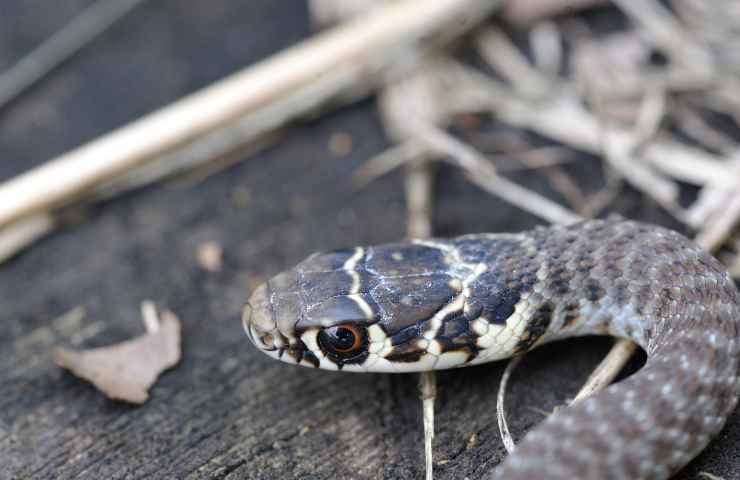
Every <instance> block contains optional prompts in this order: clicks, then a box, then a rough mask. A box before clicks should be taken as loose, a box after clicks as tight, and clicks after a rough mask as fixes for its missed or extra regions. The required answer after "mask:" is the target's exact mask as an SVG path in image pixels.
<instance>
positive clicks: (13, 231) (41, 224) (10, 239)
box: [0, 213, 56, 263]
mask: <svg viewBox="0 0 740 480" xmlns="http://www.w3.org/2000/svg"><path fill="white" fill-rule="evenodd" d="M55 223H56V222H55V221H54V218H53V217H52V216H51V215H49V214H43V213H42V214H38V215H33V216H30V217H27V218H24V219H22V220H18V221H16V222H13V223H11V224H10V225H8V226H7V227H5V228H0V263H3V262H5V261H6V260H9V259H10V258H12V257H14V256H15V255H17V254H18V253H20V252H21V251H22V250H23V249H25V248H26V247H28V246H29V245H31V244H33V243H34V242H36V241H37V240H38V239H40V238H42V237H44V236H45V235H47V234H48V233H49V232H51V231H52V230H53V229H54V225H55Z"/></svg>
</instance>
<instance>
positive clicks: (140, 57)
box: [0, 0, 740, 479]
mask: <svg viewBox="0 0 740 480" xmlns="http://www.w3.org/2000/svg"><path fill="white" fill-rule="evenodd" d="M42 3H43V5H42ZM89 3H90V2H89V1H77V2H59V3H58V4H57V2H51V3H50V2H41V3H39V2H22V1H18V0H14V1H7V2H3V5H2V7H0V69H2V68H6V67H7V66H9V65H10V63H11V62H12V61H13V60H15V59H16V58H18V56H19V55H21V54H22V53H23V52H25V51H28V50H29V49H30V48H31V47H32V46H33V45H35V44H36V43H37V42H38V41H40V40H41V39H42V38H45V37H46V36H48V35H49V34H50V33H51V32H52V31H54V30H55V29H57V28H58V27H59V26H60V25H62V24H63V23H64V22H66V21H67V20H68V19H69V18H70V17H71V16H72V15H73V14H74V13H75V12H76V11H79V9H81V8H82V7H83V6H84V5H86V4H89ZM307 25H308V20H307V14H306V11H305V6H304V4H303V2H274V1H271V0H252V1H250V2H239V1H236V0H219V1H214V2H197V1H194V0H187V1H183V0H181V1H179V2H176V1H174V0H163V1H161V2H150V3H147V4H145V5H144V7H143V8H140V9H139V10H137V11H136V12H134V13H133V14H132V15H131V16H130V17H128V18H127V19H126V20H125V21H123V22H122V23H121V24H119V25H118V26H116V27H115V28H114V29H113V30H111V31H110V32H109V33H108V34H106V35H105V36H104V37H103V38H101V39H100V40H99V41H97V42H96V43H95V44H93V45H92V46H91V47H90V48H89V49H87V50H85V51H84V52H83V53H82V54H80V55H79V56H78V57H77V58H76V59H75V60H74V61H72V62H70V63H69V64H67V65H66V66H64V67H63V68H62V69H61V70H60V71H59V72H57V73H56V74H55V75H53V76H52V77H51V78H49V79H48V80H47V81H46V82H44V83H43V84H42V85H40V86H39V87H37V88H35V89H34V90H33V91H32V92H31V93H30V94H29V95H26V96H25V97H23V98H22V99H20V100H19V101H17V102H15V103H14V104H12V105H11V106H10V107H9V108H7V109H5V110H4V111H1V112H0V158H1V159H2V160H1V161H0V179H6V178H8V177H10V176H11V175H13V174H16V173H18V172H21V171H23V170H25V169H27V168H28V167H30V166H32V165H35V164H38V163H39V162H41V161H43V160H44V159H46V158H48V157H51V156H53V155H55V154H58V153H60V152H62V151H64V150H66V149H68V148H70V147H73V146H75V145H77V144H79V143H81V142H83V141H85V140H87V139H89V138H91V137H93V136H95V135H98V134H101V133H103V132H105V131H107V130H109V129H110V128H112V127H115V126H117V125H120V124H122V123H124V122H125V121H128V120H130V119H132V118H135V117H137V116H139V115H140V114H142V113H145V112H147V111H150V110H152V109H154V108H156V107H157V106H160V105H162V104H165V103H166V102H169V101H172V100H174V99H175V98H177V97H179V96H180V95H182V94H184V93H186V92H189V91H191V90H193V89H195V88H198V87H200V86H203V85H205V84H207V83H208V82H210V81H213V80H215V79H217V78H220V77H221V76H223V75H225V74H227V73H228V72H230V71H232V70H235V69H236V68H238V67H240V66H242V65H244V64H245V63H249V62H253V61H255V60H257V59H259V58H261V57H264V56H265V55H268V54H270V53H272V52H274V51H277V50H279V49H280V48H282V47H284V46H286V45H289V44H291V43H294V42H296V41H298V40H300V39H301V38H303V37H304V36H305V35H307V34H308V27H307ZM336 132H345V133H348V134H350V135H351V136H352V138H353V150H352V153H351V154H350V155H348V156H346V157H335V156H333V155H332V154H331V153H330V151H329V149H328V143H329V138H330V136H331V135H332V133H336ZM385 146H386V140H385V139H384V137H383V134H382V132H381V129H380V127H379V124H378V122H377V120H376V118H375V114H374V110H373V105H372V104H371V103H370V102H367V103H364V104H362V105H359V106H356V107H353V108H349V109H345V110H343V111H341V112H339V113H336V114H333V115H330V116H328V117H326V118H324V119H321V120H320V121H314V122H310V123H308V124H304V125H301V126H299V127H296V128H295V129H294V130H292V132H291V133H290V134H289V135H287V136H286V137H285V139H284V141H283V142H282V143H281V144H280V145H279V146H277V147H275V148H272V149H270V150H268V151H266V152H264V153H261V154H259V155H258V156H257V157H255V158H254V159H251V160H249V161H247V162H246V163H244V164H242V165H240V166H238V167H236V168H233V169H231V170H229V171H228V172H226V173H223V174H220V175H217V176H215V177H212V178H210V179H208V180H207V181H205V182H203V183H200V184H197V185H191V186H182V185H180V186H177V185H175V186H169V187H166V188H161V187H159V188H152V189H147V190H145V191H141V192H138V193H136V194H133V195H129V196H127V197H126V198H124V199H121V200H116V201H114V202H110V203H109V204H106V205H104V206H101V207H100V208H96V209H95V210H94V211H88V212H87V218H86V219H85V220H84V221H83V222H81V223H79V224H75V225H72V226H70V227H69V228H66V229H65V230H63V231H62V232H60V233H58V234H55V235H53V236H52V237H51V238H49V239H47V240H45V241H43V242H42V243H40V244H39V245H38V246H36V247H35V248H33V249H32V250H31V251H29V252H27V253H26V254H24V255H22V256H21V257H19V258H17V259H16V260H14V261H12V262H11V263H9V264H6V265H3V266H1V267H0V299H2V301H1V303H0V388H1V390H0V391H1V392H2V396H0V459H2V461H0V479H6V478H8V479H15V478H18V479H22V478H39V479H52V478H54V479H56V478H91V479H92V478H106V479H107V478H111V479H134V478H153V479H165V478H167V479H169V478H193V479H195V478H214V479H215V478H228V479H277V478H280V479H283V478H312V479H337V478H357V479H379V478H385V479H394V478H421V477H422V474H423V457H422V454H423V452H422V442H421V436H422V424H421V416H420V402H419V401H418V400H417V396H418V394H417V391H416V377H415V376H413V375H402V376H391V375H357V374H336V373H331V372H320V371H312V370H308V369H299V368H296V367H291V366H289V365H284V364H281V363H278V362H275V361H273V360H271V359H269V358H268V357H267V356H264V355H262V354H260V353H258V352H256V351H255V350H254V349H253V348H252V347H251V345H250V344H249V343H248V341H247V339H246V337H245V336H244V335H243V333H242V331H241V327H240V324H239V314H240V310H241V307H242V304H243V302H244V300H245V298H246V295H247V293H248V291H249V289H250V288H252V287H253V286H254V285H255V284H257V283H258V282H260V281H261V280H263V279H264V278H265V277H267V276H269V275H272V274H274V273H275V272H277V271H279V270H281V269H283V268H285V267H286V266H289V265H291V264H292V263H294V262H296V261H298V260H300V259H301V258H302V257H304V256H305V255H307V254H308V253H310V252H312V251H315V250H321V249H330V248H336V247H339V246H343V245H352V244H356V243H375V242H383V241H390V240H394V239H397V238H400V237H402V235H403V232H404V224H403V222H404V218H405V217H404V208H403V188H402V183H401V179H400V177H399V176H398V175H393V176H390V177H389V178H387V179H384V180H382V181H379V182H377V183H375V184H373V185H371V186H370V187H368V188H366V189H364V190H362V191H355V190H354V189H353V188H352V186H351V184H350V181H349V180H350V176H351V173H352V171H353V169H354V168H356V167H357V166H358V165H360V164H361V163H362V161H363V160H364V159H366V158H367V157H368V156H370V155H372V154H374V153H377V152H378V151H380V150H381V149H383V148H384V147H385ZM588 165H589V164H581V165H580V166H579V167H577V168H575V169H573V173H574V174H575V175H576V176H577V177H578V178H580V179H581V180H582V183H583V184H584V185H588V184H589V183H590V182H591V181H592V180H591V179H592V178H593V177H594V175H593V172H592V169H593V168H594V167H593V165H591V166H588ZM516 180H518V181H523V182H525V183H526V184H527V185H528V186H530V187H532V188H536V189H538V190H539V191H542V192H543V193H546V194H552V192H550V191H549V190H548V189H547V187H546V186H545V185H544V183H542V182H541V181H539V180H537V179H536V178H535V177H534V176H530V177H529V178H527V177H525V176H522V177H518V178H516ZM438 186H439V190H438V192H439V193H438V195H439V198H438V205H437V207H438V211H437V215H436V224H437V226H438V234H440V235H446V234H457V233H462V232H473V231H484V230H487V231H502V230H517V229H520V228H523V227H528V226H531V225H533V224H535V223H536V219H534V218H531V217H529V216H527V215H525V214H522V213H521V212H518V211H514V210H512V209H510V208H508V207H507V206H506V205H504V204H502V203H500V202H498V201H497V200H495V199H492V198H490V197H487V196H485V195H484V194H482V193H480V192H479V191H477V190H476V189H475V188H474V187H472V186H470V185H469V184H467V183H465V182H464V180H463V179H462V178H460V177H459V176H458V175H457V174H455V173H454V172H451V171H446V172H445V174H444V175H442V180H441V181H440V182H439V185H438ZM472 205H477V206H478V207H477V208H472V207H471V206H472ZM481 206H485V207H484V208H482V207H481ZM621 206H622V210H621V211H622V213H624V214H627V215H629V216H633V217H636V218H642V219H646V220H653V221H665V218H663V217H660V216H659V215H658V214H657V213H656V211H657V209H656V208H655V207H653V206H650V205H645V204H640V203H639V199H638V197H637V196H634V195H627V196H625V198H624V199H623V200H622V202H621ZM208 240H215V241H217V242H219V243H221V244H222V245H223V246H224V249H225V258H224V268H223V270H222V271H221V272H219V273H208V272H206V271H204V270H202V269H201V268H200V267H198V266H197V262H196V248H197V246H198V245H199V244H200V243H202V242H204V241H208ZM144 299H154V300H155V301H157V302H158V303H160V304H163V305H166V306H168V307H169V308H171V309H173V310H174V311H175V312H177V313H178V315H179V316H180V317H181V319H182V321H183V324H184V332H183V338H184V344H183V348H184V357H183V361H182V363H181V364H180V366H178V367H177V368H176V369H174V370H172V371H170V372H169V373H166V374H165V375H164V376H163V377H162V378H161V380H160V381H159V382H158V383H157V384H156V385H155V387H154V388H153V389H152V391H151V399H150V401H149V402H148V403H147V404H145V405H144V406H142V407H129V406H126V405H122V404H119V403H115V402H112V401H109V400H106V399H104V398H103V397H102V395H100V394H99V393H98V392H96V391H95V390H94V389H93V388H92V387H90V386H89V385H87V384H85V383H83V382H81V381H79V380H78V379H76V378H75V377H73V376H72V375H71V374H69V373H65V372H63V371H61V370H60V369H59V368H58V367H56V366H54V365H53V364H52V362H51V358H50V348H51V347H52V346H55V345H67V346H70V345H71V346H84V347H92V346H101V345H106V344H109V343H112V342H116V341H120V340H123V339H126V338H129V337H132V336H135V335H138V334H140V333H141V332H142V331H143V326H142V325H141V321H140V319H139V313H138V306H139V303H140V302H141V301H142V300H144ZM77 306H83V307H84V308H85V310H86V316H85V317H84V318H83V319H82V320H80V321H70V320H59V319H58V318H59V316H60V315H62V314H63V313H64V312H66V311H69V310H70V309H72V308H74V307H77ZM608 345H609V342H608V341H605V340H600V339H596V340H595V339H587V340H579V341H574V342H567V343H563V344H559V345H553V346H549V347H546V348H543V349H541V350H539V351H537V352H535V353H534V354H532V355H531V356H530V357H528V358H527V359H526V360H525V362H524V363H523V364H522V365H521V366H520V368H518V370H517V373H516V374H515V376H514V378H513V379H512V382H513V383H512V385H511V387H510V394H509V396H508V405H509V409H508V410H509V412H508V413H509V419H510V422H511V427H512V432H513V434H514V436H515V438H520V437H521V435H522V434H523V432H524V431H525V430H526V429H528V428H530V427H531V426H533V425H534V424H536V423H537V422H538V421H540V420H541V418H542V415H543V414H542V413H541V412H539V411H536V409H542V410H551V409H552V408H554V407H555V406H557V405H559V404H562V403H563V402H565V401H566V399H567V398H569V397H571V396H573V395H574V394H575V392H576V391H577V389H578V387H579V386H580V384H581V383H582V382H583V380H584V379H585V378H586V376H587V375H588V372H589V371H590V369H591V368H593V366H595V365H596V363H597V362H598V360H599V358H600V357H601V356H602V355H603V354H604V353H605V352H606V350H607V349H608ZM502 369H503V365H500V364H493V365H484V366H480V367H475V368H469V369H464V370H459V371H455V372H446V373H443V374H442V375H441V376H440V385H439V390H440V395H441V396H440V400H439V402H438V408H437V411H438V417H437V425H438V427H437V438H436V441H435V454H436V460H437V462H440V463H441V464H440V465H438V466H437V467H436V468H437V475H436V478H439V479H460V478H464V477H468V478H471V479H474V478H484V477H485V472H487V471H488V470H490V469H491V468H492V467H493V466H494V465H495V464H496V463H497V462H498V461H499V460H500V458H502V456H503V454H504V451H503V446H502V443H501V440H500V439H499V437H498V433H497V427H496V421H495V411H494V405H495V403H494V402H495V391H496V388H497V383H498V380H499V378H500V375H501V372H502ZM739 444H740V414H738V413H737V412H736V413H735V414H734V415H733V416H732V417H731V419H730V422H729V424H728V426H727V428H726V429H725V430H724V432H723V433H722V434H721V435H720V437H719V438H718V439H717V440H716V441H714V442H713V443H712V445H711V446H710V447H709V448H708V449H707V451H706V452H705V453H703V454H702V455H701V456H700V457H699V458H698V459H697V460H696V461H694V462H693V463H692V464H691V466H690V467H689V468H687V469H686V471H685V472H684V473H683V474H682V475H680V476H679V478H682V479H693V478H697V474H698V472H700V471H707V472H710V473H713V474H715V475H720V476H724V477H725V478H726V479H732V478H740V453H739V451H738V448H737V445H739Z"/></svg>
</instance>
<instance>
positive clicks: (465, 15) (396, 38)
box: [0, 0, 498, 226]
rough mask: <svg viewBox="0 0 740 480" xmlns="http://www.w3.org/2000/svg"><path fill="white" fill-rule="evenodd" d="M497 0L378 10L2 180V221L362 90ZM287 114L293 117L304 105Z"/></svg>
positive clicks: (415, 3)
mask: <svg viewBox="0 0 740 480" xmlns="http://www.w3.org/2000/svg"><path fill="white" fill-rule="evenodd" d="M497 6H498V2H494V1H491V2H480V1H479V0H439V1H436V2H426V1H423V0H406V1H401V2H394V3H393V4H392V5H389V6H387V7H383V8H378V9H374V10H373V11H371V12H370V13H368V14H367V15H362V16H360V17H358V18H357V19H356V20H353V21H350V22H347V23H345V24H342V25H339V26H338V27H335V28H333V29H331V30H328V31H327V32H325V33H321V34H319V35H317V36H315V37H313V38H311V39H309V40H306V41H305V42H303V43H302V44H299V45H297V46H294V47H291V48H289V49H287V50H285V51H283V52H281V53H279V54H277V55H275V56H273V57H271V58H268V59H267V60H264V61H262V62H260V63H258V64H256V65H254V66H252V67H249V68H247V69H245V70H242V71H241V72H238V73H236V74H234V75H232V76H230V77H228V78H226V79H224V80H221V81H219V82H216V83H215V84H213V85H211V86H210V87H207V88H205V89H203V90H201V91H199V92H197V93H194V94H192V95H190V96H188V97H185V98H184V99H182V100H179V101H177V102H175V103H173V104H171V105H169V106H167V107H164V108H163V109H161V110H159V111H157V112H154V113H152V114H150V115H148V116H146V117H144V118H142V119H140V120H138V121H135V122H133V123H131V124H129V125H127V126H125V127H122V128H120V129H119V130H117V131H114V132H112V133H109V134H107V135H104V136H102V137H100V138H99V139H97V140H94V141H92V142H90V143H88V144H87V145H84V146H82V147H79V148H77V149H75V150H72V151H70V152H67V153H66V154H64V155H62V156H60V157H58V158H56V159H55V160H52V161H50V162H47V163H46V164H44V165H42V166H41V167H38V168H36V169H34V170H32V171H30V172H28V173H26V174H23V175H20V176H19V177H16V178H15V179H12V180H10V181H8V182H6V183H5V184H3V185H0V226H5V225H7V224H8V223H10V222H12V221H14V220H17V219H18V218H20V217H22V216H24V215H28V214H30V213H33V212H38V211H44V210H47V209H49V208H52V207H55V206H59V205H62V204H66V203H69V202H71V201H72V200H73V199H74V198H76V197H77V196H78V195H79V194H80V193H82V192H84V191H86V190H89V189H91V188H93V187H95V186H96V185H98V184H99V183H100V182H103V181H107V180H110V179H111V178H114V177H118V176H120V175H122V174H123V173H125V172H127V171H129V170H130V169H131V168H133V167H136V166H138V165H142V164H144V163H147V162H149V161H151V160H152V159H153V158H156V157H157V156H158V155H161V154H162V153H164V152H167V151H171V150H172V149H174V148H176V147H178V146H180V145H182V144H184V143H187V142H189V141H192V140H193V139H195V138H198V137H200V136H202V135H204V134H206V133H208V132H211V131H213V130H214V129H217V128H219V127H221V126H223V125H224V124H226V123H229V122H231V121H233V120H234V119H236V118H239V117H241V116H243V115H246V114H247V113H249V112H254V111H258V110H260V109H263V108H266V107H267V106H269V105H272V104H274V103H276V102H278V101H280V100H284V99H286V98H288V97H290V96H294V95H295V94H296V92H299V91H301V90H302V91H304V92H305V91H306V90H311V89H313V90H316V85H317V84H321V85H323V86H324V88H322V89H320V90H321V91H322V92H323V96H322V97H320V98H314V101H313V102H311V104H310V107H311V110H313V109H314V108H315V106H316V105H317V104H321V103H322V101H323V102H325V101H327V100H328V99H331V98H337V96H338V95H339V94H340V93H344V94H347V93H348V92H354V93H355V94H356V93H357V89H358V85H359V86H360V87H362V88H361V90H362V91H364V92H366V91H367V89H368V88H370V87H371V86H372V85H374V84H376V83H377V82H378V81H379V80H380V79H381V78H382V74H383V73H384V72H387V71H388V69H389V68H391V67H399V66H401V65H406V64H408V62H409V55H411V58H412V59H413V58H417V57H418V55H419V48H420V45H421V46H426V47H428V48H433V47H435V46H437V45H438V42H419V40H420V39H422V38H424V39H427V38H430V36H435V35H436V38H437V39H440V41H441V40H442V39H443V40H449V39H451V38H452V37H454V36H455V35H456V34H459V33H462V32H464V31H466V30H467V29H469V28H470V27H471V26H473V25H474V24H475V23H477V22H479V21H481V20H482V19H483V18H485V17H486V15H487V14H488V13H490V12H491V11H492V10H493V9H495V8H496V7H497ZM399 62H401V63H399ZM327 84H331V88H326V85H327ZM311 110H308V111H311ZM290 113H291V115H290V118H296V117H298V116H301V115H304V114H305V113H307V111H306V110H305V109H302V108H294V109H292V110H291V111H290Z"/></svg>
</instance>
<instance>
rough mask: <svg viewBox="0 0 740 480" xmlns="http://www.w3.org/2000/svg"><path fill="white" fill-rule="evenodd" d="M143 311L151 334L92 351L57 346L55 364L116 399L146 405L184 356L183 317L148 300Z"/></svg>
mask: <svg viewBox="0 0 740 480" xmlns="http://www.w3.org/2000/svg"><path fill="white" fill-rule="evenodd" d="M142 314H143V317H144V325H145V326H146V329H147V333H146V334H145V335H142V336H140V337H137V338H134V339H132V340H127V341H125V342H121V343H118V344H116V345H110V346H108V347H100V348H92V349H89V350H77V351H76V350H68V349H66V348H55V349H54V351H53V352H52V355H53V358H54V363H56V364H57V365H59V366H60V367H62V368H65V369H67V370H69V371H71V372H72V373H74V374H75V375H76V376H78V377H80V378H82V379H85V380H87V381H89V382H91V383H92V384H93V385H95V387H96V388H97V389H98V390H100V391H101V392H103V393H104V394H105V395H106V396H107V397H108V398H110V399H112V400H121V401H124V402H129V403H134V404H142V403H144V402H146V400H147V399H148V398H149V393H148V390H149V388H150V387H151V386H152V385H153V384H154V382H155V381H156V380H157V378H158V377H159V375H160V374H161V373H162V372H164V371H165V370H167V369H169V368H172V367H174V366H175V365H176V364H177V363H178V362H179V361H180V357H181V350H180V331H181V326H180V320H179V319H178V318H177V317H176V316H175V314H174V313H172V312H170V311H169V310H165V311H163V312H162V313H161V315H158V314H157V311H156V308H155V307H154V304H153V303H151V302H144V303H143V304H142Z"/></svg>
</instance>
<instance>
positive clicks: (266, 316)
mask: <svg viewBox="0 0 740 480" xmlns="http://www.w3.org/2000/svg"><path fill="white" fill-rule="evenodd" d="M243 323H244V328H245V330H246V332H247V335H248V336H249V338H250V339H251V340H252V342H253V343H254V344H255V345H256V346H258V347H259V348H260V349H261V350H262V351H264V352H265V353H267V354H269V355H271V356H273V357H275V358H280V359H282V360H284V361H288V362H292V363H296V364H300V365H306V366H312V367H318V368H325V369H333V370H337V369H339V370H349V371H360V372H407V371H423V370H430V369H444V368H455V367H462V366H466V365H473V364H477V363H482V362H489V361H493V360H498V359H502V358H506V357H510V356H512V355H516V354H519V353H523V352H526V351H528V350H530V349H532V348H535V347H537V346H538V345H541V344H543V343H545V342H550V341H553V340H557V339H562V338H566V337H573V336H581V335H591V334H606V335H612V336H616V337H623V338H630V339H632V340H634V341H635V342H636V343H637V344H639V345H640V346H641V347H642V348H643V349H644V350H645V351H646V352H647V356H648V359H647V362H646V364H645V366H644V367H643V368H642V369H641V370H640V371H639V372H637V373H636V374H634V375H632V376H630V377H628V378H627V379H625V380H623V381H621V382H619V383H616V384H614V385H611V386H609V387H608V388H606V389H604V390H602V391H601V392H599V393H597V394H595V395H593V396H591V397H589V398H587V399H585V400H583V401H581V402H579V403H576V404H575V405H572V406H570V407H568V408H564V409H562V410H560V411H558V412H557V413H555V414H553V415H550V416H549V417H548V418H547V419H546V420H545V421H543V422H542V423H541V424H540V425H539V426H537V427H536V428H534V429H533V430H532V431H531V432H529V433H528V434H527V435H526V437H525V438H524V439H523V440H522V442H521V443H520V444H519V445H518V446H517V448H516V450H515V451H514V452H513V453H512V454H511V455H510V456H509V457H508V458H507V459H506V460H504V461H503V462H502V464H501V465H499V466H498V467H497V468H496V469H495V470H494V471H493V472H492V473H491V478H494V479H507V480H514V479H517V480H518V479H522V480H524V479H536V478H548V479H665V478H668V477H669V476H670V475H672V474H673V473H675V472H676V471H678V470H679V469H680V468H681V467H682V466H684V465H685V464H687V463H688V462H689V461H690V460H691V459H692V458H693V457H694V456H696V455H697V454H698V453H699V452H700V451H701V450H702V449H703V448H704V447H705V446H706V445H707V443H708V442H709V441H710V439H711V438H712V437H713V436H715V435H716V434H717V433H718V432H719V431H720V429H721V428H722V427H723V425H724V423H725V420H726V418H727V416H728V415H729V414H730V413H731V412H732V410H733V409H734V407H735V405H736V403H737V399H738V393H739V391H740V380H738V376H739V373H740V372H739V370H740V294H739V293H738V290H737V289H736V287H735V284H734V283H733V281H732V279H731V278H730V276H729V274H728V273H727V271H726V270H725V269H724V268H723V267H722V265H721V264H720V263H719V262H718V261H717V260H715V259H714V258H713V257H712V256H711V255H709V254H708V253H706V252H705V251H703V250H702V249H701V248H699V247H697V246H695V245H693V244H692V243H691V242H690V241H689V240H688V239H686V238H685V237H683V236H682V235H680V234H678V233H676V232H673V231H670V230H666V229H664V228H660V227H656V226H651V225H647V224H642V223H637V222H632V221H623V220H615V219H612V220H592V221H585V222H581V223H578V224H574V225H570V226H553V227H549V228H544V227H540V228H536V229H534V230H531V231H527V232H522V233H517V234H476V235H466V236H462V237H458V238H453V239H444V240H443V239H434V240H415V241H411V242H406V243H395V244H386V245H380V246H376V247H367V248H363V247H357V248H353V249H347V250H339V251H334V252H328V253H323V254H314V255H312V256H310V257H308V258H307V259H306V260H305V261H303V262H302V263H300V264H298V265H297V266H296V267H295V268H293V269H291V270H288V271H286V272H283V273H281V274H279V275H277V276H276V277H274V278H272V279H271V280H269V281H268V282H267V283H265V284H263V285H262V286H260V287H258V288H257V289H256V290H255V291H254V292H253V294H252V296H251V298H250V300H249V303H248V304H247V307H246V308H245V312H244V315H243Z"/></svg>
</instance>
